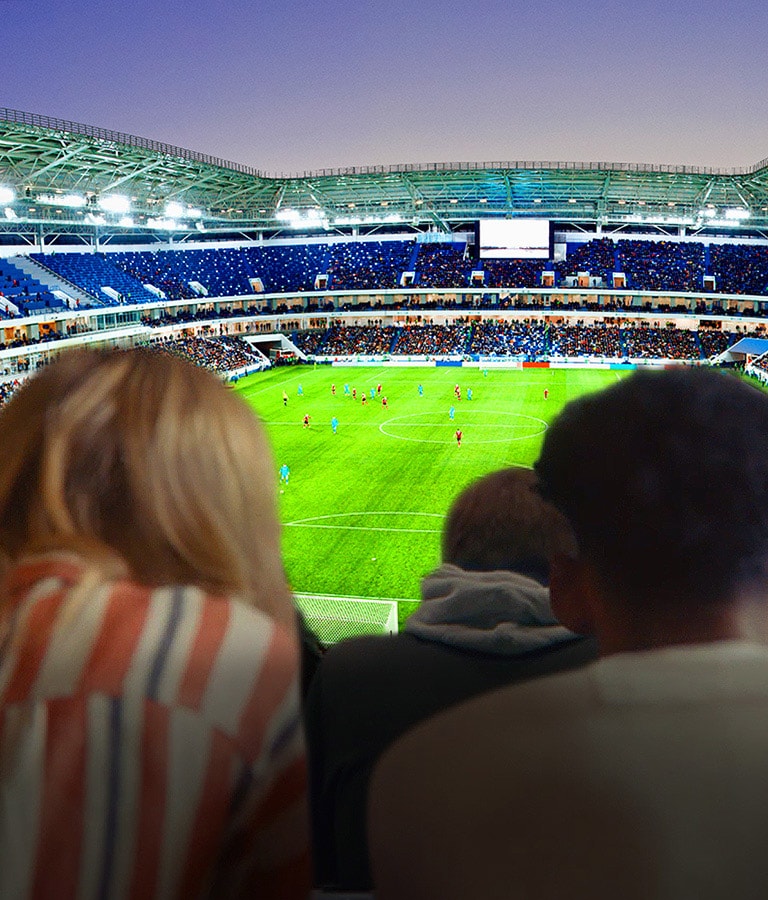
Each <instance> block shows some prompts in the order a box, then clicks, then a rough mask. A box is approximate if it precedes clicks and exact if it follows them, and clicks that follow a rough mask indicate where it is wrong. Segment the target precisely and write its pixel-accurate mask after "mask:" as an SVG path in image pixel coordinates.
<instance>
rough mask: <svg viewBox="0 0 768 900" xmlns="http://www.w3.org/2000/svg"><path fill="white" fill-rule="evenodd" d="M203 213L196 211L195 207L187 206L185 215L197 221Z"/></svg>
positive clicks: (199, 210)
mask: <svg viewBox="0 0 768 900" xmlns="http://www.w3.org/2000/svg"><path fill="white" fill-rule="evenodd" d="M202 214H203V211H202V210H201V209H197V207H195V206H188V207H187V212H186V215H187V216H189V218H190V219H199V218H200V216H202Z"/></svg>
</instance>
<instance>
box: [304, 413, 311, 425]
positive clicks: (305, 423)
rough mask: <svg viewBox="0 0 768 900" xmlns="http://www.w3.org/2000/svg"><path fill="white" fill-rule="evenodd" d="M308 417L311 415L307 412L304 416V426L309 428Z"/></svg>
mask: <svg viewBox="0 0 768 900" xmlns="http://www.w3.org/2000/svg"><path fill="white" fill-rule="evenodd" d="M310 418H311V416H310V415H309V413H307V415H306V416H304V427H305V428H309V420H310Z"/></svg>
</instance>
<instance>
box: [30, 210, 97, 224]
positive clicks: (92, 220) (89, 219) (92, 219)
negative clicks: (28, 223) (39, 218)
mask: <svg viewBox="0 0 768 900" xmlns="http://www.w3.org/2000/svg"><path fill="white" fill-rule="evenodd" d="M30 212H31V210H30ZM84 221H85V222H86V224H88V225H104V224H105V223H106V221H107V220H106V219H105V218H104V216H96V215H94V214H93V213H86V215H85V220H84Z"/></svg>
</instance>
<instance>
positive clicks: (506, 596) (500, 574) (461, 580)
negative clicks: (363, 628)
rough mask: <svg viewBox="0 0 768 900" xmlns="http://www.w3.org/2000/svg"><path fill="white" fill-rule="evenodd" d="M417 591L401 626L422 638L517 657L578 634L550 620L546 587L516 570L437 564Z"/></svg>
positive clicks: (575, 637)
mask: <svg viewBox="0 0 768 900" xmlns="http://www.w3.org/2000/svg"><path fill="white" fill-rule="evenodd" d="M421 596H422V601H423V602H422V604H421V606H420V607H419V608H418V609H417V610H416V612H415V613H413V615H412V616H411V617H410V618H409V619H408V621H407V622H406V623H405V629H404V630H405V631H406V632H407V633H408V634H413V635H415V636H417V637H419V638H421V639H422V640H426V641H435V642H436V643H439V644H446V645H448V646H451V647H456V648H462V649H465V650H475V651H478V652H481V653H493V654H497V655H499V656H512V655H514V656H517V655H522V654H524V653H530V652H532V651H534V650H541V649H544V648H546V647H550V646H554V645H555V644H563V643H565V642H568V641H573V640H577V639H578V637H579V635H576V634H574V633H573V632H572V631H569V630H568V629H567V628H564V627H563V626H562V625H560V624H558V622H557V621H556V620H555V618H554V616H553V615H552V609H551V607H550V605H549V589H548V588H546V587H544V586H543V585H541V584H539V582H538V581H534V579H532V578H528V577H527V576H525V575H520V574H518V573H517V572H506V571H495V572H468V571H465V570H464V569H460V568H459V567H458V566H454V565H451V564H450V563H443V565H441V566H440V568H439V569H436V570H435V571H434V572H432V573H431V574H429V575H427V576H426V578H424V579H423V580H422V582H421Z"/></svg>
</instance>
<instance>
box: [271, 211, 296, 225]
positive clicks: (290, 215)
mask: <svg viewBox="0 0 768 900" xmlns="http://www.w3.org/2000/svg"><path fill="white" fill-rule="evenodd" d="M300 215H301V213H300V212H299V211H298V210H296V209H280V210H278V211H277V212H276V213H275V218H276V219H277V221H278V222H293V221H295V220H296V219H298V218H299V216H300Z"/></svg>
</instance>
